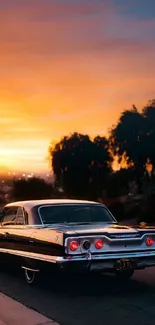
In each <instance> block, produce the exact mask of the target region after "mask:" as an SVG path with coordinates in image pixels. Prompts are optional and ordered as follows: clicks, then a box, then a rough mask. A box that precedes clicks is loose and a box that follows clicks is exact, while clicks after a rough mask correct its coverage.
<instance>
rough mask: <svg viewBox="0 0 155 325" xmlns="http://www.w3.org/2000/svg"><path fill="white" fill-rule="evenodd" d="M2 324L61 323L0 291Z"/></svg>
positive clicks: (45, 324) (54, 324) (40, 324)
mask: <svg viewBox="0 0 155 325" xmlns="http://www.w3.org/2000/svg"><path fill="white" fill-rule="evenodd" d="M0 325H60V324H58V323H56V322H55V321H53V320H52V319H50V318H47V317H46V316H43V315H42V314H40V313H39V312H36V311H34V310H33V309H30V308H28V307H26V306H24V305H22V304H21V303H20V302H17V301H15V300H13V299H12V298H10V297H8V296H5V295H4V294H3V293H0Z"/></svg>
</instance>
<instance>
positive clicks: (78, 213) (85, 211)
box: [38, 205, 115, 224]
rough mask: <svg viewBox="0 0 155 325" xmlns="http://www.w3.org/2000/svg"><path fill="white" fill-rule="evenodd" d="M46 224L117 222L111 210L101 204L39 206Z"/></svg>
mask: <svg viewBox="0 0 155 325" xmlns="http://www.w3.org/2000/svg"><path fill="white" fill-rule="evenodd" d="M38 213H39V215H40V217H41V220H42V222H43V223H44V224H53V223H74V222H76V223H78V222H115V220H114V218H113V216H112V215H111V213H110V212H109V210H108V209H107V208H106V207H104V206H101V205H62V206H61V205H59V206H57V205H46V206H45V205H44V206H41V207H39V208H38Z"/></svg>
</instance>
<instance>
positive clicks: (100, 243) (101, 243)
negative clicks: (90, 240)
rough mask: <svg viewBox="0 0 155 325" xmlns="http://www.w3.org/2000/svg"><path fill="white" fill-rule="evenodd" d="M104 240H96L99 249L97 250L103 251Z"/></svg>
mask: <svg viewBox="0 0 155 325" xmlns="http://www.w3.org/2000/svg"><path fill="white" fill-rule="evenodd" d="M103 244H104V243H103V240H101V239H98V240H96V242H95V247H96V248H97V249H101V248H102V247H103Z"/></svg>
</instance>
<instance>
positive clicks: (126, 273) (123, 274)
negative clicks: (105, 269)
mask: <svg viewBox="0 0 155 325" xmlns="http://www.w3.org/2000/svg"><path fill="white" fill-rule="evenodd" d="M133 274H134V270H123V271H116V272H115V276H116V277H117V279H119V280H129V279H130V278H131V277H132V276H133Z"/></svg>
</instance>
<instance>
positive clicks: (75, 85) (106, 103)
mask: <svg viewBox="0 0 155 325" xmlns="http://www.w3.org/2000/svg"><path fill="white" fill-rule="evenodd" d="M0 26H1V28H0V35H1V43H0V50H1V61H0V69H1V79H0V113H1V118H0V170H1V172H2V173H5V172H6V173H8V172H24V173H29V172H32V173H40V174H42V173H45V174H46V173H48V172H49V162H48V160H47V156H48V147H49V145H50V143H51V142H57V141H59V140H60V138H61V137H63V136H64V135H68V134H69V133H73V132H75V131H77V132H79V133H84V134H88V135H89V136H91V137H95V136H96V135H101V136H103V135H107V134H108V130H109V128H110V127H111V126H112V125H113V124H115V123H116V122H117V120H118V118H119V116H120V113H121V112H122V111H123V110H124V109H130V108H131V107H132V105H133V104H134V105H135V106H136V107H137V108H138V109H139V110H141V108H142V107H143V106H144V105H146V104H147V102H148V100H151V99H153V98H154V97H155V96H154V93H155V87H154V74H155V65H154V56H155V43H154V39H155V2H154V1H153V0H149V5H148V4H147V2H146V1H144V0H130V2H129V1H128V0H103V1H100V0H94V1H87V0H31V1H30V0H22V2H21V0H7V1H5V2H3V1H2V0H0Z"/></svg>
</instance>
